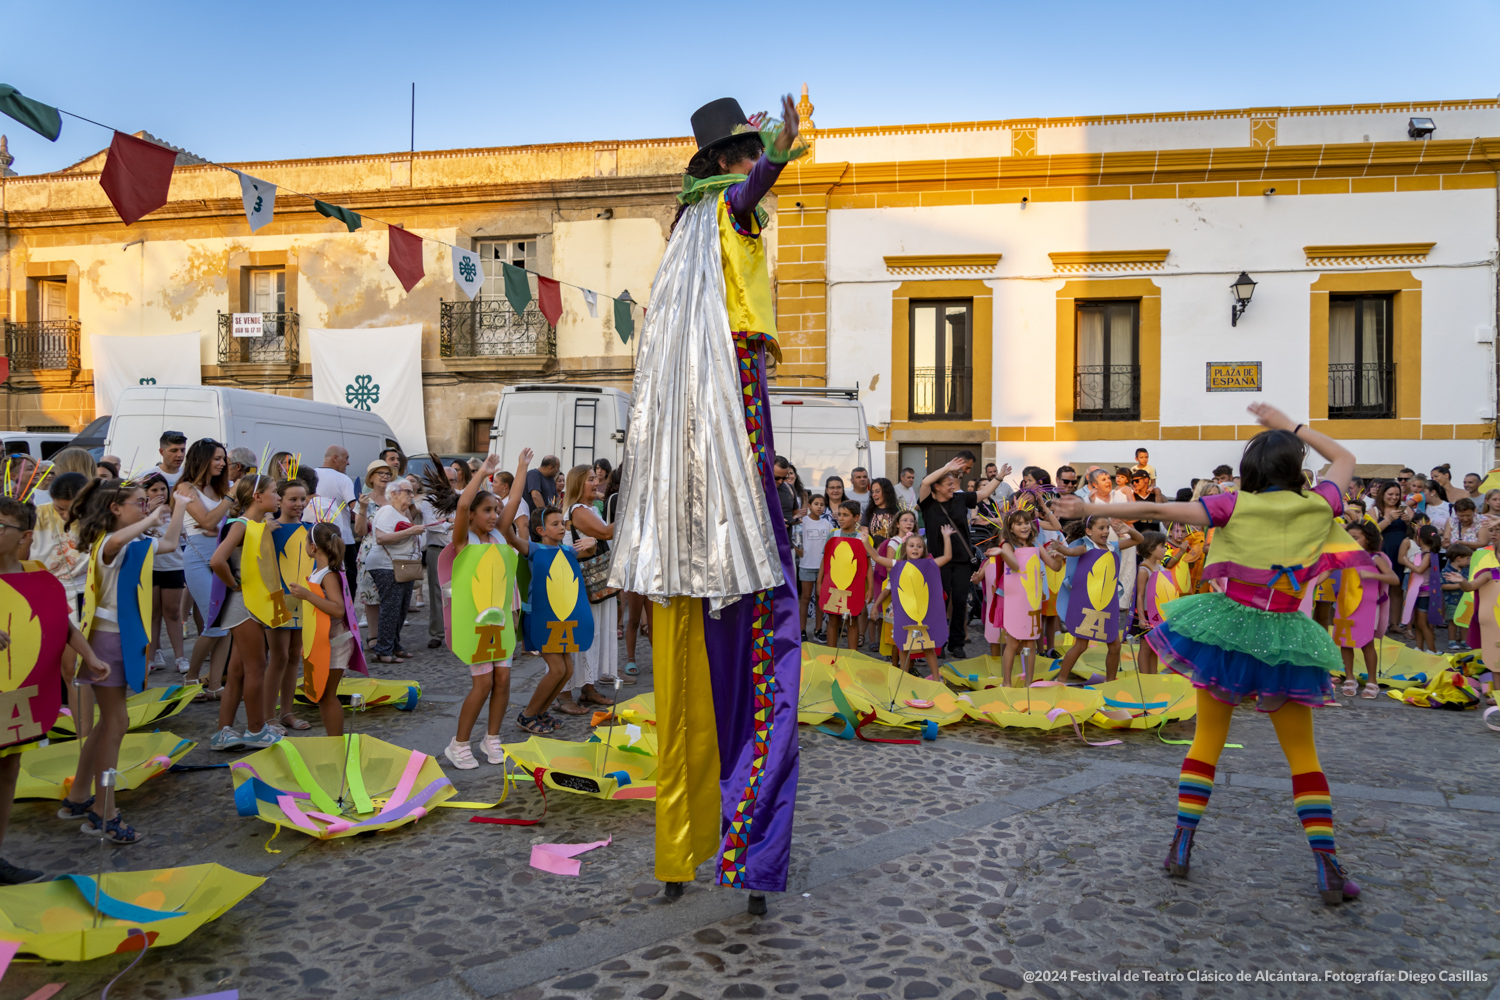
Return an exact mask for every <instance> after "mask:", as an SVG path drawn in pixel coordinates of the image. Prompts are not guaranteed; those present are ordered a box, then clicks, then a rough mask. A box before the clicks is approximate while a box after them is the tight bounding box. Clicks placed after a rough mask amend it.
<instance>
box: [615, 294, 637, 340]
mask: <svg viewBox="0 0 1500 1000" xmlns="http://www.w3.org/2000/svg"><path fill="white" fill-rule="evenodd" d="M630 306H631V302H630V301H629V300H628V299H615V332H616V333H618V334H619V335H620V342H621V343H622V344H628V343H630V337H631V335H632V334H634V333H635V317H634V316H632V315H631V314H630Z"/></svg>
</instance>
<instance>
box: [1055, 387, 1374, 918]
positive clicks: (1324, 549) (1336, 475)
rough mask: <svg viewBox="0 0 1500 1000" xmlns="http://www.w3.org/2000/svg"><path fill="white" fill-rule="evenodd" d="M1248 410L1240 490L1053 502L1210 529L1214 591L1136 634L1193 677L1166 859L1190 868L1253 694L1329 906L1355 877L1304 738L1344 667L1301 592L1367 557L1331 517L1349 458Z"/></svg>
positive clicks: (1311, 434) (1282, 421)
mask: <svg viewBox="0 0 1500 1000" xmlns="http://www.w3.org/2000/svg"><path fill="white" fill-rule="evenodd" d="M1250 412H1251V413H1252V414H1254V415H1255V418H1256V419H1257V420H1258V421H1259V422H1260V424H1261V425H1262V426H1264V427H1266V428H1268V430H1266V431H1264V432H1262V433H1260V434H1257V435H1256V436H1255V437H1253V438H1251V439H1250V441H1249V443H1248V444H1246V445H1245V452H1244V455H1243V456H1242V457H1241V459H1240V479H1241V486H1240V490H1239V492H1238V493H1225V494H1220V495H1218V496H1206V497H1204V498H1203V499H1202V500H1201V501H1199V502H1197V503H1159V504H1158V503H1124V504H1088V503H1083V502H1081V501H1080V500H1077V499H1075V498H1073V497H1060V498H1059V499H1058V502H1057V507H1058V509H1059V510H1060V512H1061V513H1062V516H1063V517H1079V516H1086V515H1089V514H1101V513H1107V514H1110V515H1111V516H1114V517H1119V518H1144V519H1149V520H1161V521H1179V522H1184V523H1187V524H1194V525H1198V526H1200V527H1210V526H1212V527H1214V528H1216V529H1218V530H1217V533H1216V534H1215V536H1214V543H1213V547H1212V548H1211V549H1210V550H1209V555H1208V558H1207V560H1206V562H1205V565H1204V569H1203V576H1204V578H1205V579H1217V580H1221V581H1223V582H1224V584H1225V589H1224V593H1221V594H1192V595H1188V596H1186V597H1179V598H1177V599H1176V600H1174V601H1173V602H1172V603H1171V607H1170V609H1169V610H1168V612H1167V614H1166V620H1165V621H1164V622H1162V623H1161V624H1160V625H1158V626H1156V627H1155V628H1153V629H1152V630H1151V631H1150V632H1149V633H1147V635H1146V641H1147V642H1149V643H1150V644H1151V647H1152V648H1153V649H1154V650H1156V653H1157V655H1158V656H1160V657H1161V662H1162V663H1164V664H1165V665H1166V666H1167V667H1169V668H1170V669H1172V670H1175V671H1177V672H1178V673H1181V674H1186V675H1187V676H1189V677H1191V678H1192V680H1193V686H1194V687H1195V688H1197V689H1198V729H1197V732H1196V733H1195V734H1194V736H1193V744H1192V746H1191V748H1189V750H1188V753H1187V759H1186V760H1184V761H1183V763H1182V773H1181V776H1180V778H1179V781H1178V786H1177V829H1176V833H1175V835H1174V836H1173V838H1172V846H1171V848H1170V850H1169V852H1168V854H1167V858H1166V862H1165V864H1164V867H1165V868H1166V869H1167V871H1169V872H1170V873H1171V874H1172V875H1175V876H1178V877H1186V876H1187V873H1188V864H1189V857H1190V854H1191V852H1192V848H1193V837H1194V835H1195V834H1196V832H1197V829H1198V824H1199V821H1200V820H1201V819H1202V818H1203V813H1204V810H1205V809H1206V808H1207V806H1208V800H1209V796H1210V795H1211V794H1212V793H1213V787H1214V772H1215V769H1216V767H1217V765H1218V762H1219V753H1220V752H1221V751H1222V750H1223V749H1224V741H1225V739H1226V738H1227V737H1228V735H1229V722H1230V718H1231V716H1232V714H1233V712H1234V707H1235V706H1236V705H1238V704H1239V703H1240V701H1241V700H1242V699H1244V698H1246V697H1249V696H1252V695H1253V696H1255V698H1256V707H1257V708H1258V709H1259V710H1260V711H1262V712H1268V713H1270V715H1271V723H1272V725H1273V726H1274V727H1275V729H1276V738H1277V739H1278V740H1279V741H1280V743H1281V749H1282V752H1283V753H1284V754H1285V755H1286V759H1287V763H1288V764H1289V765H1290V766H1291V773H1292V800H1293V806H1294V808H1295V809H1296V811H1297V818H1298V820H1299V821H1300V822H1301V823H1302V829H1303V832H1304V833H1305V834H1306V836H1307V844H1308V847H1310V848H1311V849H1312V852H1313V859H1314V863H1315V865H1316V870H1317V878H1318V892H1319V895H1321V896H1322V898H1323V901H1324V902H1325V903H1329V904H1331V905H1332V904H1338V903H1341V902H1343V901H1344V900H1346V899H1353V898H1355V897H1356V896H1358V895H1359V886H1358V885H1356V884H1355V883H1354V880H1353V879H1351V878H1349V877H1348V876H1347V875H1346V874H1345V873H1344V870H1343V868H1342V867H1340V865H1339V862H1338V856H1337V854H1336V849H1335V843H1334V838H1333V800H1332V798H1331V797H1330V796H1329V791H1328V779H1327V778H1326V777H1325V776H1324V774H1323V767H1322V765H1321V764H1320V763H1319V762H1318V751H1317V747H1316V746H1315V744H1314V742H1313V716H1312V710H1313V709H1314V708H1317V707H1320V706H1322V705H1323V704H1325V703H1327V702H1328V701H1330V700H1331V698H1332V693H1333V684H1332V682H1331V680H1330V677H1331V675H1333V674H1336V673H1342V672H1343V660H1342V658H1341V657H1340V656H1339V651H1338V649H1337V647H1335V646H1334V644H1333V640H1332V639H1330V638H1329V636H1328V632H1327V631H1326V630H1324V629H1323V628H1321V627H1319V626H1318V625H1317V624H1316V623H1315V622H1314V621H1313V620H1312V619H1311V618H1309V617H1308V616H1307V615H1305V614H1302V613H1301V612H1300V610H1299V604H1300V603H1301V601H1302V599H1303V598H1304V597H1305V596H1306V595H1307V593H1308V591H1309V589H1310V588H1315V587H1316V586H1317V584H1318V582H1319V581H1320V580H1321V579H1322V578H1323V577H1324V576H1326V575H1327V574H1328V573H1330V572H1338V571H1340V570H1344V569H1349V568H1353V567H1361V566H1364V567H1368V566H1371V565H1372V563H1371V561H1370V556H1369V554H1368V553H1366V552H1365V551H1364V549H1362V548H1360V546H1359V545H1358V544H1357V543H1356V542H1355V541H1354V540H1353V539H1352V538H1350V537H1349V533H1348V532H1347V531H1345V530H1344V527H1343V522H1342V520H1340V519H1339V515H1340V514H1341V513H1342V512H1343V508H1344V502H1343V492H1344V490H1345V489H1347V488H1348V485H1349V477H1350V476H1351V475H1352V474H1353V472H1354V456H1353V455H1352V454H1351V453H1350V452H1349V450H1348V449H1346V448H1344V447H1343V446H1342V445H1340V444H1339V443H1338V442H1337V441H1335V440H1333V439H1332V438H1330V437H1328V436H1327V435H1325V434H1321V433H1319V432H1318V431H1315V430H1313V429H1312V428H1310V427H1308V426H1306V425H1305V424H1296V423H1293V422H1292V421H1291V420H1290V419H1288V418H1287V416H1286V415H1285V414H1284V413H1282V412H1281V411H1280V410H1277V409H1275V408H1274V407H1271V406H1267V405H1265V404H1263V403H1257V404H1255V405H1254V406H1251V407H1250ZM1309 447H1311V448H1312V449H1314V450H1315V451H1317V452H1318V453H1319V454H1320V455H1322V456H1323V457H1324V458H1326V459H1327V460H1328V462H1329V469H1328V475H1327V478H1326V479H1324V480H1323V482H1321V483H1319V484H1318V485H1317V486H1316V487H1314V488H1313V489H1307V488H1306V484H1305V482H1304V480H1303V478H1302V469H1303V467H1304V466H1305V465H1306V458H1307V449H1308V448H1309Z"/></svg>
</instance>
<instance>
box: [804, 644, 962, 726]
mask: <svg viewBox="0 0 1500 1000" xmlns="http://www.w3.org/2000/svg"><path fill="white" fill-rule="evenodd" d="M834 679H835V680H836V681H837V682H838V685H839V687H840V688H841V689H842V690H843V693H844V697H846V698H847V699H848V700H849V704H850V705H851V706H852V707H853V708H855V709H856V710H857V711H859V712H861V713H864V714H871V713H873V714H874V716H875V719H876V720H877V721H879V722H880V723H881V724H882V725H887V726H899V727H903V728H907V729H926V730H928V731H931V730H930V729H929V727H928V726H927V723H929V722H930V723H932V724H933V725H934V726H947V725H952V724H953V723H955V722H959V721H962V720H963V719H965V718H967V717H968V712H969V710H970V707H971V706H970V705H969V704H968V703H967V702H965V701H960V700H959V699H958V696H956V695H954V693H953V692H952V691H951V690H950V689H949V688H948V685H946V684H944V683H943V682H942V681H934V680H928V679H927V678H925V677H915V676H913V675H911V674H908V673H906V672H905V671H902V670H898V669H897V668H895V667H894V666H892V665H891V664H889V663H883V662H881V661H879V660H875V661H873V662H871V663H852V662H842V661H841V662H840V664H839V667H838V669H837V670H836V671H835V672H834Z"/></svg>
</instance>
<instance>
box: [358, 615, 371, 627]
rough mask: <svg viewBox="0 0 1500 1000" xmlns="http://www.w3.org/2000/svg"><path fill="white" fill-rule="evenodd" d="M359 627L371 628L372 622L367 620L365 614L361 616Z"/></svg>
mask: <svg viewBox="0 0 1500 1000" xmlns="http://www.w3.org/2000/svg"><path fill="white" fill-rule="evenodd" d="M359 627H360V628H369V627H370V623H369V622H367V621H365V616H364V615H360V616H359Z"/></svg>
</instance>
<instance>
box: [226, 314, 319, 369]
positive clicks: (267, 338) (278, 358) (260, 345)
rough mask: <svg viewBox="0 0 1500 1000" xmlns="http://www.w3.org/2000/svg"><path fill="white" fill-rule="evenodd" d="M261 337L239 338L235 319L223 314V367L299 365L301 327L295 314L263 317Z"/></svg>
mask: <svg viewBox="0 0 1500 1000" xmlns="http://www.w3.org/2000/svg"><path fill="white" fill-rule="evenodd" d="M260 315H261V330H262V333H261V335H260V336H259V337H236V336H235V335H234V330H233V323H234V317H233V316H232V315H231V314H230V313H219V364H221V365H295V364H296V363H297V347H298V341H299V340H300V339H301V338H300V337H299V335H298V331H299V330H300V326H299V324H298V321H297V314H296V313H294V312H281V313H261V314H260Z"/></svg>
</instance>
